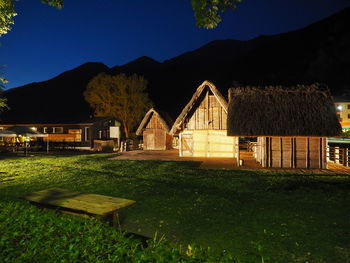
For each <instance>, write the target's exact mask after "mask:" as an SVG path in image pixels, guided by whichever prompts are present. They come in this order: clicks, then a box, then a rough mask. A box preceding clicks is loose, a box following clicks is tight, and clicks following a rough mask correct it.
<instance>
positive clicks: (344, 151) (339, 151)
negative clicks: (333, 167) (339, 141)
mask: <svg viewBox="0 0 350 263" xmlns="http://www.w3.org/2000/svg"><path fill="white" fill-rule="evenodd" d="M349 154H350V150H349V149H348V148H341V147H336V146H328V147H327V161H328V162H333V163H338V164H342V165H344V166H350V156H349Z"/></svg>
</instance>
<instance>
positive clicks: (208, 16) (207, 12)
mask: <svg viewBox="0 0 350 263" xmlns="http://www.w3.org/2000/svg"><path fill="white" fill-rule="evenodd" d="M241 2H242V0H192V8H193V10H194V16H195V18H196V24H197V26H198V27H204V28H206V29H213V28H215V27H217V26H218V24H219V23H220V22H221V13H223V12H225V11H227V10H228V9H232V10H235V9H236V8H237V4H238V3H241Z"/></svg>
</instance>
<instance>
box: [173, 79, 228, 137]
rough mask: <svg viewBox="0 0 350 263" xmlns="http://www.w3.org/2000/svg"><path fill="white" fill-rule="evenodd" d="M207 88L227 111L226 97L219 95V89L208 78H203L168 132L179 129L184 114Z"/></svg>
mask: <svg viewBox="0 0 350 263" xmlns="http://www.w3.org/2000/svg"><path fill="white" fill-rule="evenodd" d="M207 89H209V90H210V91H211V92H212V93H213V94H214V96H215V98H216V99H217V100H218V102H219V104H220V106H221V107H222V108H223V109H224V111H225V112H226V113H227V106H228V104H227V101H226V99H225V98H224V97H223V96H222V95H221V93H220V91H219V90H218V89H217V88H216V87H215V85H214V84H213V83H211V82H210V81H208V80H205V81H204V82H203V83H202V84H201V85H200V86H199V87H198V88H197V90H196V92H195V93H194V94H193V96H192V98H191V100H190V101H189V102H188V103H187V105H186V106H185V107H184V108H183V110H182V112H181V113H180V115H179V116H178V117H177V119H176V120H175V122H174V125H173V127H172V128H171V130H170V134H175V133H176V131H178V130H180V129H181V125H182V123H183V122H184V120H185V118H186V116H187V115H188V114H189V113H190V111H191V109H192V108H193V107H194V105H195V104H196V102H197V100H198V99H199V98H200V96H201V95H202V93H203V92H204V91H205V90H207Z"/></svg>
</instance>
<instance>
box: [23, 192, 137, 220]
mask: <svg viewBox="0 0 350 263" xmlns="http://www.w3.org/2000/svg"><path fill="white" fill-rule="evenodd" d="M21 198H22V199H25V200H28V201H30V202H32V203H34V204H37V205H39V206H44V207H51V208H55V209H56V210H59V211H62V212H66V213H69V214H75V215H85V216H86V215H88V216H96V215H97V216H99V217H101V218H107V217H109V216H112V224H113V226H117V225H118V224H119V215H118V211H119V210H120V209H122V208H124V207H128V206H130V205H133V204H135V203H136V202H135V201H133V200H128V199H123V198H116V197H111V196H105V195H98V194H86V193H80V192H75V191H71V190H67V189H62V188H50V189H46V190H42V191H38V192H34V193H31V194H27V195H24V196H22V197H21Z"/></svg>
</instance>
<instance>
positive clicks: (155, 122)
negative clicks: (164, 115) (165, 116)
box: [146, 114, 165, 130]
mask: <svg viewBox="0 0 350 263" xmlns="http://www.w3.org/2000/svg"><path fill="white" fill-rule="evenodd" d="M146 129H162V130H165V127H164V125H163V123H162V122H161V121H160V120H159V117H158V115H157V114H152V117H151V119H150V120H149V121H148V123H147V125H146Z"/></svg>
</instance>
